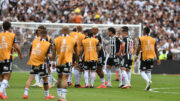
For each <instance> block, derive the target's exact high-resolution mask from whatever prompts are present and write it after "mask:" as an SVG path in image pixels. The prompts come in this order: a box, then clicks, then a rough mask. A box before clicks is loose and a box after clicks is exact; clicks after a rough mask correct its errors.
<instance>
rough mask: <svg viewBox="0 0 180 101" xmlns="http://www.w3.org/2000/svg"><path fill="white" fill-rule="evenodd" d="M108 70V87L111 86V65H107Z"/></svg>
mask: <svg viewBox="0 0 180 101" xmlns="http://www.w3.org/2000/svg"><path fill="white" fill-rule="evenodd" d="M106 72H107V80H108V84H107V87H111V86H112V85H111V65H107V66H106Z"/></svg>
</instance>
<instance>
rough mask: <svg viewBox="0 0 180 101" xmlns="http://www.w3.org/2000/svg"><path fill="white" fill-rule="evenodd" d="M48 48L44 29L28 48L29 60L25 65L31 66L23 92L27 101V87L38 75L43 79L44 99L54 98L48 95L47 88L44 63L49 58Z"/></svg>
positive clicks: (46, 66) (46, 70) (46, 67)
mask: <svg viewBox="0 0 180 101" xmlns="http://www.w3.org/2000/svg"><path fill="white" fill-rule="evenodd" d="M50 46H51V43H50V42H48V39H47V31H46V29H44V30H42V31H41V37H40V38H36V39H35V40H34V41H33V42H32V46H31V48H30V59H29V61H28V63H27V65H30V66H31V71H30V76H29V79H28V80H27V82H26V86H25V90H24V96H23V98H24V99H28V91H29V86H30V84H31V82H32V80H34V77H35V76H34V75H35V74H39V75H40V77H42V78H43V83H44V84H43V86H44V90H45V99H53V98H54V96H51V95H50V94H49V87H48V65H47V62H46V61H45V60H46V59H47V57H50Z"/></svg>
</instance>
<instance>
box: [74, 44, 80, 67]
mask: <svg viewBox="0 0 180 101" xmlns="http://www.w3.org/2000/svg"><path fill="white" fill-rule="evenodd" d="M74 52H75V61H76V63H77V62H78V51H77V43H75V45H74ZM80 54H81V53H80Z"/></svg>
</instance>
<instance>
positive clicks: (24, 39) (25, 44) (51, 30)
mask: <svg viewBox="0 0 180 101" xmlns="http://www.w3.org/2000/svg"><path fill="white" fill-rule="evenodd" d="M11 24H12V31H13V33H15V34H16V38H17V40H18V44H19V46H20V47H21V50H22V53H23V56H24V59H23V60H19V58H17V54H15V55H14V56H15V59H14V62H13V67H14V70H17V71H25V70H28V69H29V68H28V66H27V65H26V63H27V61H28V59H29V56H28V55H29V48H30V46H31V42H32V41H33V39H34V35H35V31H36V29H37V28H38V26H40V25H43V26H45V27H46V28H47V30H48V35H49V36H50V37H51V38H52V39H54V38H55V37H57V36H58V35H60V30H61V28H62V27H63V26H69V28H70V29H71V30H72V29H73V28H74V26H82V28H83V30H85V29H91V28H92V27H93V26H96V27H98V29H99V33H100V34H101V35H102V38H103V39H104V40H109V36H108V34H107V29H108V28H109V27H114V28H116V31H117V34H118V35H121V28H122V27H123V26H127V27H128V28H129V36H130V37H132V38H134V39H136V38H137V37H139V36H141V31H142V29H141V28H142V26H141V24H139V25H131V24H125V25H123V24H112V25H108V24H72V23H35V22H11ZM0 26H2V22H0ZM0 31H3V28H2V27H1V28H0ZM107 46H108V43H105V44H104V48H105V50H106V52H107V53H108V47H107Z"/></svg>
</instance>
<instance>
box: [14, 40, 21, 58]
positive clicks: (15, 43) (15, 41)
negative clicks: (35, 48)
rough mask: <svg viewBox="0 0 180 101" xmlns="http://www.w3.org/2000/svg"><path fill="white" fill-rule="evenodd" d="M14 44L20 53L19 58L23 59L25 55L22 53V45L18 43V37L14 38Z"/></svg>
mask: <svg viewBox="0 0 180 101" xmlns="http://www.w3.org/2000/svg"><path fill="white" fill-rule="evenodd" d="M13 43H14V44H13V47H14V48H15V49H16V51H17V52H18V54H19V58H20V59H23V55H22V52H21V49H20V47H19V45H18V44H17V40H16V38H14V42H13Z"/></svg>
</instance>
